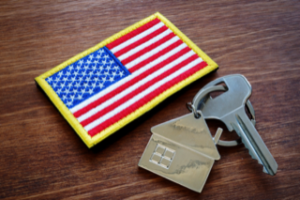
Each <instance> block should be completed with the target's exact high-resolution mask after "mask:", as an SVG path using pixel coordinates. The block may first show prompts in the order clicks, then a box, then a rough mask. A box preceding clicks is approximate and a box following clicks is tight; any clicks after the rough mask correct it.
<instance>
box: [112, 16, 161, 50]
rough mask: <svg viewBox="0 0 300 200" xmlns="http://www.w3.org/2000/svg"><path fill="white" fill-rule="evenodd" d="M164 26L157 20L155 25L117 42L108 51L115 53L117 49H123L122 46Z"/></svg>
mask: <svg viewBox="0 0 300 200" xmlns="http://www.w3.org/2000/svg"><path fill="white" fill-rule="evenodd" d="M163 26H164V23H162V22H159V23H158V24H156V25H155V26H153V27H151V28H149V29H147V30H145V31H144V32H142V33H140V34H138V35H136V36H134V37H133V38H131V39H129V40H126V41H125V42H123V43H121V44H119V45H118V46H116V47H114V48H113V49H111V50H110V51H111V52H113V53H116V52H117V51H120V50H121V49H123V48H124V47H126V46H128V45H130V44H132V43H134V42H136V41H138V40H140V39H142V38H143V37H145V36H147V35H149V34H150V33H152V32H154V31H156V30H157V29H159V28H161V27H163Z"/></svg>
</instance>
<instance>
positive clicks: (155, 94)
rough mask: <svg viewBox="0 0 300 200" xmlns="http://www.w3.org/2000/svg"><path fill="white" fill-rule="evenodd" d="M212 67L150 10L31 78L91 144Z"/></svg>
mask: <svg viewBox="0 0 300 200" xmlns="http://www.w3.org/2000/svg"><path fill="white" fill-rule="evenodd" d="M217 67H218V66H217V64H216V63H215V62H213V61H212V60H211V59H210V58H209V57H208V56H207V55H206V54H205V53H203V52H202V51H201V50H200V49H199V48H198V47H197V46H196V45H195V44H193V43H192V42H191V41H190V40H189V39H188V38H187V37H186V36H185V35H183V34H182V33H181V32H180V31H179V30H178V29H177V28H176V27H175V26H174V25H173V24H172V23H171V22H169V21H168V20H167V19H166V18H164V17H163V16H162V15H161V14H159V13H156V14H154V15H152V16H150V17H148V18H146V19H144V20H142V21H140V22H138V23H137V24H134V25H133V26H131V27H128V28H127V29H125V30H123V31H121V32H120V33H118V34H116V35H114V36H112V37H111V38H108V39H106V40H105V41H103V42H101V43H100V44H98V45H96V46H95V47H93V48H91V49H88V50H87V51H85V52H83V53H81V54H79V55H77V56H75V57H73V58H71V59H70V60H68V61H66V62H64V63H62V64H61V65H59V66H57V67H56V68H54V69H52V70H50V71H49V72H46V73H45V74H43V75H41V76H39V77H37V78H36V81H37V83H38V84H39V85H40V86H41V87H42V89H44V90H45V92H46V93H47V95H48V96H49V97H50V99H51V100H52V101H53V103H54V104H55V105H56V107H57V108H58V109H59V111H60V112H61V113H62V114H63V116H64V117H65V118H66V120H67V121H68V122H69V123H70V124H71V126H72V127H73V128H74V129H75V131H76V132H77V133H78V135H79V136H80V137H81V138H82V140H83V141H84V142H85V144H86V145H87V146H88V147H92V146H94V145H95V144H97V143H99V142H100V141H102V140H103V139H105V138H106V137H108V136H109V135H111V134H113V133H114V132H115V131H117V130H119V129H120V128H122V127H123V126H125V125H126V124H128V123H129V122H131V121H133V120H134V119H136V118H138V117H139V116H141V115H142V114H144V113H145V112H147V111H148V110H150V109H151V108H153V107H155V106H156V105H157V104H158V103H160V102H161V101H163V100H164V99H166V98H167V97H169V96H170V95H172V94H173V93H175V92H177V91H178V90H180V89H181V88H183V87H185V86H186V85H188V84H189V83H191V82H193V81H195V80H197V79H199V78H200V77H202V76H204V75H205V74H207V73H209V72H211V71H213V70H215V69H216V68H217Z"/></svg>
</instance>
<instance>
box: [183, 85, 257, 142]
mask: <svg viewBox="0 0 300 200" xmlns="http://www.w3.org/2000/svg"><path fill="white" fill-rule="evenodd" d="M217 91H227V88H226V87H225V86H223V85H216V86H211V87H207V88H204V89H202V90H200V91H199V92H198V93H197V94H196V96H195V98H194V100H195V101H194V103H187V108H188V110H190V111H191V112H193V113H194V115H195V117H196V118H199V116H198V112H197V108H198V106H199V105H200V103H201V101H202V100H203V99H204V98H207V95H208V94H209V93H211V92H217ZM195 105H196V106H195ZM246 106H247V108H248V110H249V113H250V115H251V117H252V119H251V122H252V123H253V125H254V126H255V112H254V108H253V106H252V104H251V102H250V100H247V102H246ZM217 144H218V145H219V146H224V147H232V146H237V145H239V144H241V139H240V138H239V139H237V140H233V141H223V140H219V141H218V143H217Z"/></svg>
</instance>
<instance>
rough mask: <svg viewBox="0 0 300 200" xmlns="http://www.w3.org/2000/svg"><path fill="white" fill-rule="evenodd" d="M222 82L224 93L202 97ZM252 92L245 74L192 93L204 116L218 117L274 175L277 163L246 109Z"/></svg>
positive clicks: (268, 171)
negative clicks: (194, 93) (212, 96)
mask: <svg viewBox="0 0 300 200" xmlns="http://www.w3.org/2000/svg"><path fill="white" fill-rule="evenodd" d="M221 83H225V85H226V86H224V89H226V90H227V91H226V92H224V93H222V94H221V95H219V96H217V97H215V98H211V97H208V96H207V95H206V96H204V94H203V93H204V91H207V89H208V88H210V87H215V86H217V85H220V84H221ZM251 91H252V88H251V85H250V83H249V82H248V81H247V79H246V78H245V77H244V76H242V75H239V74H236V75H229V76H224V77H221V78H219V79H216V80H214V81H212V82H210V83H208V84H207V85H206V86H204V88H202V89H201V90H200V91H199V92H198V93H197V95H196V96H195V98H194V100H193V105H194V106H195V107H196V108H197V109H198V110H201V112H202V115H203V117H204V118H205V119H217V120H221V121H223V122H224V123H225V125H226V126H227V128H228V130H229V131H232V130H235V131H236V133H237V134H238V135H239V136H240V137H241V139H242V142H243V143H244V145H245V147H246V148H248V149H249V153H250V155H251V156H252V158H254V159H256V160H258V162H259V163H260V164H262V165H263V171H264V172H265V173H268V174H270V175H275V174H276V171H277V168H278V165H277V163H276V161H275V159H274V158H273V156H272V154H271V153H270V151H269V150H268V148H267V146H266V145H265V143H264V141H263V140H262V138H261V137H260V135H259V133H258V132H257V130H256V128H255V127H254V123H253V122H252V121H251V120H250V119H249V117H248V115H247V113H246V111H245V106H246V102H247V100H248V99H249V97H250V95H251Z"/></svg>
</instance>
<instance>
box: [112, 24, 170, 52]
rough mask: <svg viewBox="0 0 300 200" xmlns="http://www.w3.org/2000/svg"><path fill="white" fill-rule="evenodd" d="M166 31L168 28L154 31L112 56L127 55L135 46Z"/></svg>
mask: <svg viewBox="0 0 300 200" xmlns="http://www.w3.org/2000/svg"><path fill="white" fill-rule="evenodd" d="M166 30H168V27H166V26H163V27H161V28H159V29H157V30H156V31H154V32H152V33H150V34H149V35H147V36H145V37H143V38H141V39H140V40H138V41H136V42H134V43H132V44H130V45H128V46H126V47H124V48H123V49H121V50H119V51H117V52H115V53H114V54H115V56H116V57H119V56H120V55H122V54H124V53H127V52H128V51H130V50H131V49H134V48H135V47H137V46H139V45H141V44H143V43H145V42H147V41H149V40H151V39H152V38H154V37H155V36H157V35H159V34H161V33H162V32H164V31H166ZM174 35H175V34H174Z"/></svg>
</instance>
